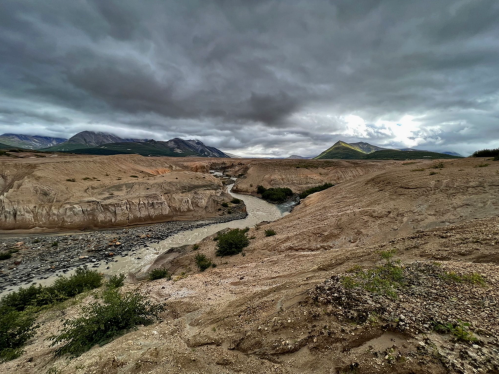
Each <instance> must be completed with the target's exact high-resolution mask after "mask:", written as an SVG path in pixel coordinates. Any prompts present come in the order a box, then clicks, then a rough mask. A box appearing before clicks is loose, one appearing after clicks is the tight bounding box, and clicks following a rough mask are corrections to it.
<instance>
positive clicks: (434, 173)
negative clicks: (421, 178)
mask: <svg viewBox="0 0 499 374" xmlns="http://www.w3.org/2000/svg"><path fill="white" fill-rule="evenodd" d="M437 174H438V173H436V172H434V171H430V174H429V175H437Z"/></svg>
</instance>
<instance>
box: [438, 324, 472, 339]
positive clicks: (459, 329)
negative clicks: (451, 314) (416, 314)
mask: <svg viewBox="0 0 499 374" xmlns="http://www.w3.org/2000/svg"><path fill="white" fill-rule="evenodd" d="M469 327H470V324H469V323H468V322H462V321H459V322H458V323H455V324H453V323H444V324H442V323H434V324H433V330H435V331H436V332H438V333H440V334H452V335H454V336H455V338H456V339H457V340H459V341H463V342H476V341H477V340H478V339H477V338H476V337H475V336H474V335H473V333H472V332H471V331H470V330H469Z"/></svg>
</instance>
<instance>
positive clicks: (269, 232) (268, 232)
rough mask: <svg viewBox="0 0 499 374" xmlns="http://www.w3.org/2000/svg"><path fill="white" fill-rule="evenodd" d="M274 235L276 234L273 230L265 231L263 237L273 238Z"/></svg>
mask: <svg viewBox="0 0 499 374" xmlns="http://www.w3.org/2000/svg"><path fill="white" fill-rule="evenodd" d="M275 234H276V232H275V230H273V229H268V230H265V236H274V235H275Z"/></svg>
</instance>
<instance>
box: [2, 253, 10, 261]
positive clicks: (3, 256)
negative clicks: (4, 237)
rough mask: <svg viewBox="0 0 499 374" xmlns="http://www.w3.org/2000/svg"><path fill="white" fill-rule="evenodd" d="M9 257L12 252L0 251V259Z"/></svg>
mask: <svg viewBox="0 0 499 374" xmlns="http://www.w3.org/2000/svg"><path fill="white" fill-rule="evenodd" d="M11 257H12V254H11V253H10V252H1V253H0V261H3V260H8V259H9V258H11Z"/></svg>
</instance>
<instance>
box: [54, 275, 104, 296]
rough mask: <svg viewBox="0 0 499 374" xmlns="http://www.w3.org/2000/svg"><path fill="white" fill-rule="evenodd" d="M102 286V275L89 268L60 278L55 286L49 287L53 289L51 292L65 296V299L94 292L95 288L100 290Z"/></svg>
mask: <svg viewBox="0 0 499 374" xmlns="http://www.w3.org/2000/svg"><path fill="white" fill-rule="evenodd" d="M100 286H102V275H101V274H99V273H98V272H97V271H95V270H90V269H87V268H78V269H76V272H75V273H74V274H72V275H71V276H69V278H66V277H60V278H58V279H57V280H56V281H55V283H54V285H53V286H51V287H47V289H51V290H50V291H52V292H55V293H59V294H61V295H64V297H65V298H66V299H67V298H70V297H75V296H76V295H78V294H80V293H82V292H84V291H88V290H93V289H94V288H99V287H100Z"/></svg>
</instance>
